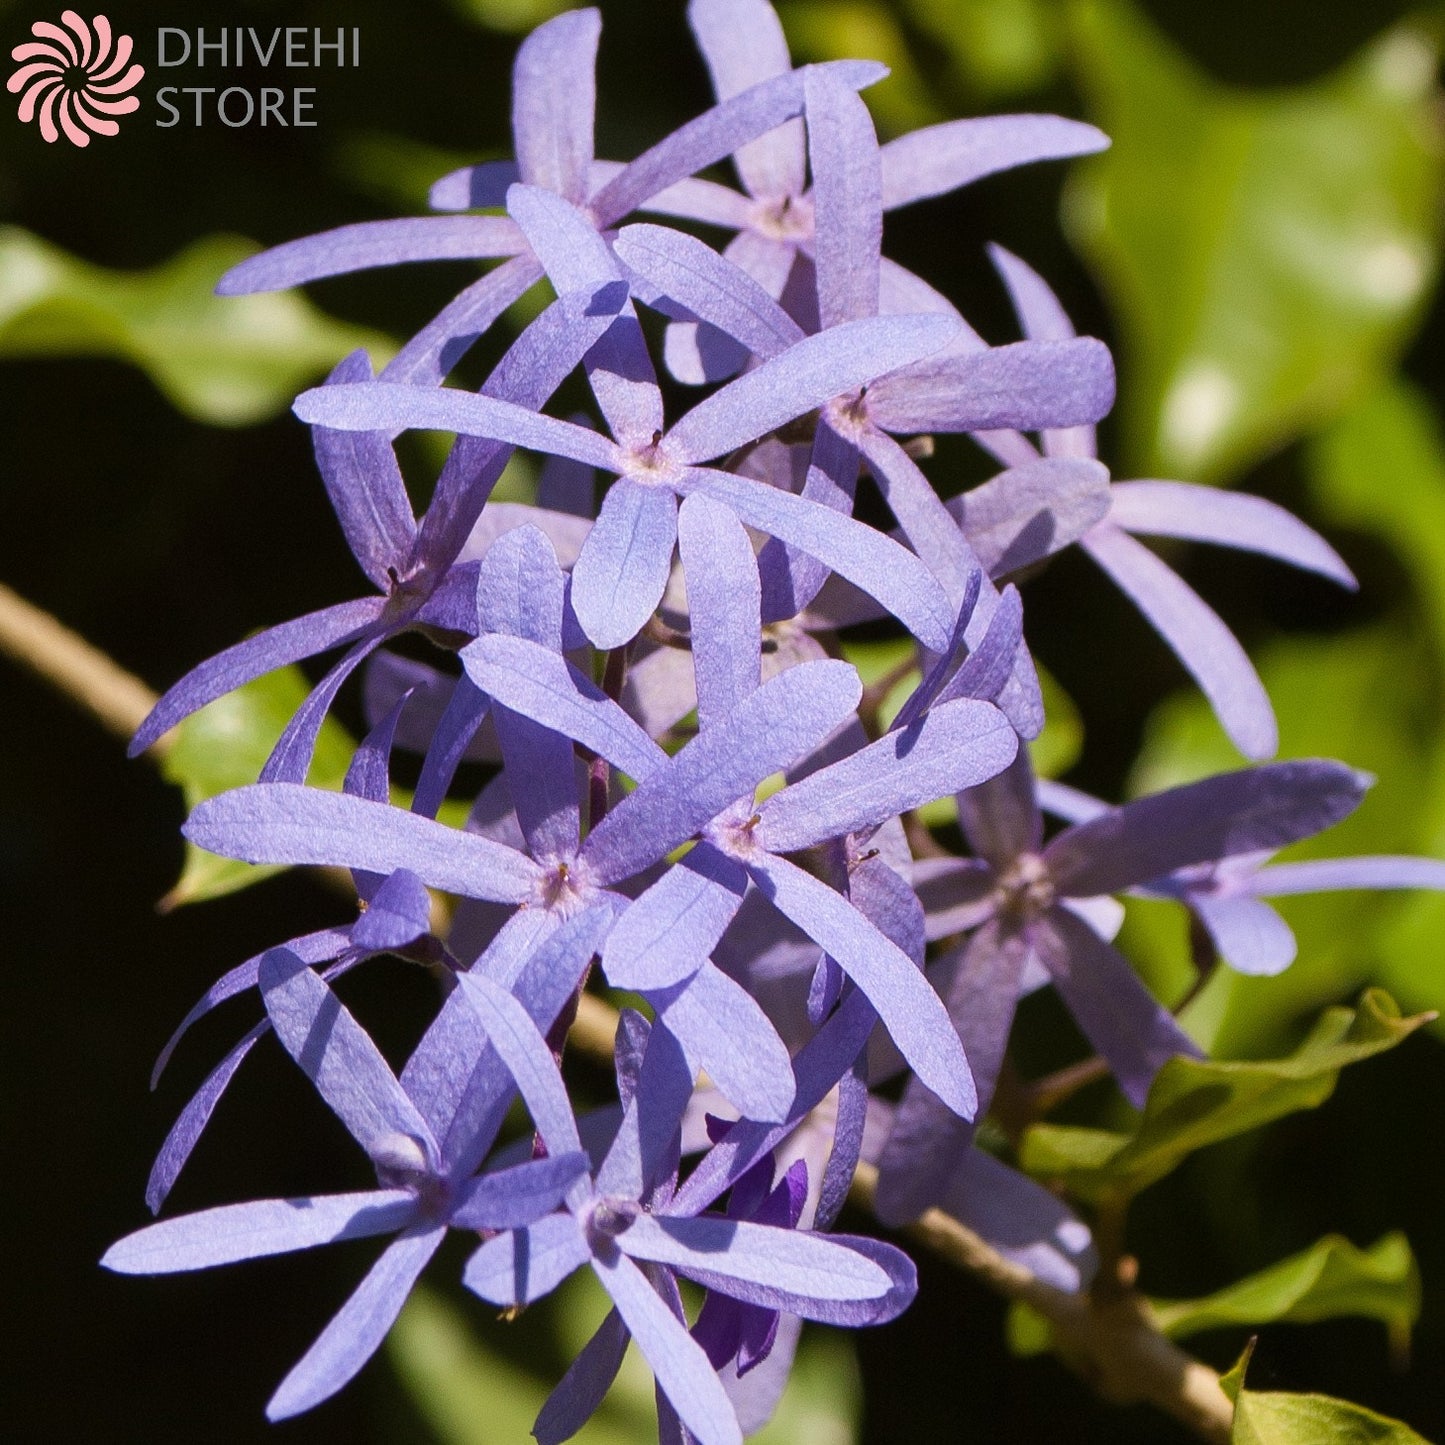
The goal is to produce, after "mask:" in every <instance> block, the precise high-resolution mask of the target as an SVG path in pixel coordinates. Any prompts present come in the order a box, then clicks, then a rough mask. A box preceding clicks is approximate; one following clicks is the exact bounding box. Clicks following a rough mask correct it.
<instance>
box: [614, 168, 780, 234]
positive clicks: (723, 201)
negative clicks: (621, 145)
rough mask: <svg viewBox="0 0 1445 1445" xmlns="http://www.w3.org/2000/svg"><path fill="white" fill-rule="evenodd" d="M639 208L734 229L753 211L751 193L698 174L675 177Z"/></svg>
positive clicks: (659, 214) (619, 169)
mask: <svg viewBox="0 0 1445 1445" xmlns="http://www.w3.org/2000/svg"><path fill="white" fill-rule="evenodd" d="M594 169H595V168H594ZM621 170H622V167H621V166H620V165H619V166H617V168H616V170H614V171H613V172H612V174H611V175H609V176H607V178H606V180H607V181H610V180H611V179H612V176H613V175H616V174H617V173H618V172H620V171H621ZM603 184H604V185H605V184H606V181H604V182H603ZM638 209H639V210H641V211H650V212H652V214H654V215H658V216H676V217H678V218H679V219H680V220H684V221H701V222H702V223H703V224H704V225H708V226H725V227H726V228H727V229H728V230H732V231H736V230H740V229H741V228H742V227H744V226H746V225H748V224H749V223H750V221H751V218H752V214H753V209H752V202H751V201H750V200H749V198H748V197H747V196H744V195H741V194H739V193H738V192H737V191H735V190H733V188H732V187H731V186H724V185H719V184H718V183H717V182H716V181H705V180H702V179H700V178H699V177H696V176H690V177H688V179H686V180H682V181H675V182H674V183H673V184H672V185H670V186H668V188H667V189H666V190H665V191H658V193H657V194H656V195H655V196H649V197H648V198H647V200H646V201H645V202H644V203H643V204H642V205H641V206H639V207H638Z"/></svg>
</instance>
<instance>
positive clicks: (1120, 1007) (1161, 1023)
mask: <svg viewBox="0 0 1445 1445" xmlns="http://www.w3.org/2000/svg"><path fill="white" fill-rule="evenodd" d="M1032 941H1033V944H1034V947H1035V948H1036V949H1037V950H1038V953H1039V956H1040V958H1042V959H1043V961H1044V964H1045V966H1046V967H1047V968H1048V970H1049V973H1050V975H1051V976H1052V978H1053V982H1054V987H1055V988H1056V989H1058V991H1059V993H1060V995H1061V996H1062V998H1063V1000H1064V1003H1065V1004H1066V1005H1067V1007H1068V1010H1069V1012H1070V1013H1071V1014H1073V1016H1074V1019H1075V1021H1076V1022H1077V1023H1078V1025H1079V1027H1080V1028H1081V1029H1082V1030H1083V1031H1084V1034H1085V1036H1086V1037H1087V1038H1088V1040H1089V1042H1090V1043H1091V1044H1092V1045H1093V1046H1094V1048H1095V1049H1096V1050H1097V1051H1098V1053H1099V1054H1101V1055H1102V1056H1103V1058H1104V1059H1105V1060H1106V1061H1107V1062H1108V1065H1109V1067H1110V1068H1111V1069H1112V1070H1113V1071H1114V1077H1115V1079H1116V1080H1117V1081H1118V1084H1119V1087H1120V1089H1121V1090H1123V1093H1124V1097H1125V1098H1126V1099H1128V1100H1129V1102H1130V1103H1131V1104H1133V1105H1134V1107H1135V1108H1136V1109H1142V1108H1143V1107H1144V1101H1145V1100H1146V1099H1147V1098H1148V1097H1149V1086H1150V1084H1152V1083H1153V1082H1154V1075H1155V1074H1157V1073H1158V1072H1159V1069H1160V1068H1161V1067H1162V1066H1163V1065H1164V1064H1166V1063H1168V1061H1169V1060H1170V1059H1172V1058H1174V1057H1176V1056H1177V1055H1180V1054H1182V1055H1184V1056H1185V1057H1187V1058H1193V1059H1197V1058H1202V1057H1203V1054H1202V1052H1201V1051H1200V1048H1199V1046H1198V1044H1196V1043H1195V1042H1194V1040H1193V1039H1191V1038H1190V1037H1189V1035H1188V1034H1186V1033H1185V1032H1184V1031H1183V1030H1182V1029H1181V1028H1180V1027H1179V1025H1178V1024H1177V1023H1175V1022H1174V1016H1173V1015H1172V1014H1171V1013H1170V1012H1169V1010H1168V1009H1166V1008H1164V1007H1163V1005H1162V1004H1160V1003H1159V1002H1158V1001H1157V1000H1156V999H1155V998H1154V996H1153V995H1152V994H1151V993H1150V992H1149V990H1148V989H1147V988H1145V987H1144V985H1143V983H1141V982H1140V980H1139V976H1138V975H1137V974H1136V973H1135V972H1134V970H1133V969H1132V968H1130V967H1129V963H1128V960H1127V959H1125V958H1124V956H1123V955H1122V954H1121V953H1119V952H1118V951H1117V950H1116V949H1115V948H1113V947H1112V946H1111V945H1110V944H1107V943H1105V942H1104V940H1103V939H1102V938H1100V937H1099V935H1098V934H1097V933H1095V932H1094V930H1093V929H1092V928H1090V927H1089V925H1088V924H1087V923H1085V922H1084V921H1083V920H1082V919H1080V918H1076V917H1075V916H1074V915H1073V914H1072V913H1070V912H1069V910H1068V909H1067V908H1051V909H1050V910H1049V911H1048V912H1047V913H1046V914H1045V915H1044V916H1043V917H1042V918H1041V919H1039V921H1038V922H1037V923H1036V924H1035V925H1034V928H1033V930H1032Z"/></svg>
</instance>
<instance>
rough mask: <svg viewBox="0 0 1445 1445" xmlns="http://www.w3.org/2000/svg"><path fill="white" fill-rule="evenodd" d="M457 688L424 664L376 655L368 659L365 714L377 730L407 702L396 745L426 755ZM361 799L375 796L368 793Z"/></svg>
mask: <svg viewBox="0 0 1445 1445" xmlns="http://www.w3.org/2000/svg"><path fill="white" fill-rule="evenodd" d="M455 686H456V679H455V678H454V677H448V676H447V675H446V674H445V673H443V672H439V671H438V670H437V669H436V668H434V667H429V666H428V665H427V664H426V663H424V662H416V661H414V660H413V659H411V658H409V657H399V656H397V654H396V653H394V652H376V653H373V654H372V655H371V657H370V658H368V659H367V664H366V674H365V677H364V679H363V683H362V699H361V701H362V711H363V713H364V714H365V716H366V722H367V726H368V727H372V728H375V727H376V726H377V725H378V724H379V723H380V722H381V721H382V720H383V719H384V718H385V717H386V716H387V715H388V714H389V713H391V712H394V711H395V710H396V708H397V706H398V704H400V703H403V702H404V703H405V704H406V705H405V707H403V708H402V709H401V713H400V716H399V717H398V719H397V725H396V734H395V737H394V738H393V743H394V745H395V746H396V747H399V748H404V749H406V751H408V752H413V753H425V752H426V750H427V748H428V747H429V746H430V745H431V739H432V734H433V733H434V732H435V731H436V725H437V722H438V721H439V720H440V718H441V715H442V713H443V712H444V711H445V710H446V705H447V700H448V699H449V698H450V697H451V694H452V689H453V688H454V687H455ZM361 796H363V797H372V796H373V795H372V794H371V793H370V792H366V793H363V794H361ZM377 801H380V798H379V797H378V798H377Z"/></svg>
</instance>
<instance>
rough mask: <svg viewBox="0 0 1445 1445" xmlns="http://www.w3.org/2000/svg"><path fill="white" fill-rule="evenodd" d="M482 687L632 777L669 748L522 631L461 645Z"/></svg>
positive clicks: (651, 767) (648, 769) (662, 758)
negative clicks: (522, 636) (523, 636)
mask: <svg viewBox="0 0 1445 1445" xmlns="http://www.w3.org/2000/svg"><path fill="white" fill-rule="evenodd" d="M461 658H462V665H463V666H464V667H465V668H466V670H467V674H468V676H469V677H470V678H471V679H472V681H473V682H475V683H476V684H477V686H478V687H480V688H482V689H483V690H484V691H485V692H487V693H490V694H491V696H492V697H494V698H495V699H496V700H497V701H498V702H500V703H501V704H502V705H503V706H505V707H508V708H511V709H512V711H513V712H518V713H521V714H523V715H524V716H526V717H530V718H532V719H533V720H534V721H536V722H538V723H540V724H542V725H543V726H544V727H549V728H552V729H554V730H555V731H556V732H559V733H561V734H562V735H563V736H564V737H569V738H573V739H575V740H576V741H577V742H579V743H581V744H582V745H583V747H587V748H591V749H592V751H593V752H594V753H596V754H597V755H598V756H599V757H603V758H606V759H607V761H608V762H609V763H611V764H613V766H614V767H618V768H621V769H622V771H623V772H625V773H626V774H627V775H628V776H629V777H631V778H635V779H639V780H640V779H643V778H645V777H647V776H648V775H649V774H650V773H653V772H655V771H656V770H657V769H658V768H659V767H661V766H662V765H663V764H664V763H665V762H666V761H667V754H666V753H664V752H663V750H662V749H661V748H660V747H658V745H657V744H656V743H655V742H653V741H652V739H651V738H650V737H648V736H647V734H646V733H645V732H643V730H642V729H641V728H640V727H638V725H637V724H636V723H635V722H633V721H632V719H631V718H630V717H628V715H627V714H626V713H625V712H623V710H622V709H621V708H620V707H619V706H618V705H617V704H616V703H615V702H613V701H612V699H611V698H610V697H608V696H607V695H606V693H604V692H603V691H602V689H601V688H599V687H597V686H596V685H595V684H594V683H592V682H591V681H590V680H589V679H587V678H585V677H583V675H582V674H581V673H580V672H578V671H577V669H576V668H575V667H573V666H572V665H571V663H569V662H567V661H566V660H565V659H564V658H563V657H561V656H559V655H558V654H557V653H555V652H552V651H550V650H549V649H547V648H545V647H539V646H538V645H537V644H536V643H534V642H528V641H526V640H525V639H523V638H520V637H502V636H495V635H494V636H490V637H479V638H478V639H477V640H476V641H475V642H473V643H470V644H469V645H468V646H466V647H465V648H463V649H462V654H461Z"/></svg>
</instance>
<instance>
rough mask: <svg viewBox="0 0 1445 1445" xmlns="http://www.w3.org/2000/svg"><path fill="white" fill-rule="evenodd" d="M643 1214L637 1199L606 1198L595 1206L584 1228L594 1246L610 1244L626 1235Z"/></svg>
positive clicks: (598, 1201)
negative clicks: (618, 1237)
mask: <svg viewBox="0 0 1445 1445" xmlns="http://www.w3.org/2000/svg"><path fill="white" fill-rule="evenodd" d="M641 1213H642V1206H641V1205H640V1204H638V1202H637V1201H636V1200H635V1199H611V1198H605V1197H604V1198H602V1199H599V1200H597V1201H596V1202H595V1203H594V1204H593V1206H592V1209H591V1212H590V1213H589V1214H588V1216H587V1222H586V1224H585V1225H584V1226H583V1227H584V1228H585V1229H586V1231H587V1237H588V1238H589V1239H591V1240H592V1241H593V1243H594V1244H601V1243H609V1244H610V1243H611V1242H612V1241H613V1240H614V1239H616V1238H617V1236H618V1235H619V1234H625V1233H626V1232H627V1230H629V1229H630V1228H631V1227H632V1221H633V1220H634V1219H636V1218H637V1216H638V1215H639V1214H641Z"/></svg>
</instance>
